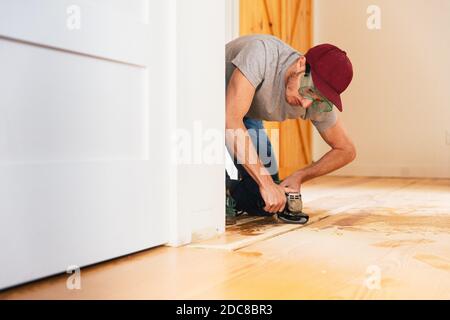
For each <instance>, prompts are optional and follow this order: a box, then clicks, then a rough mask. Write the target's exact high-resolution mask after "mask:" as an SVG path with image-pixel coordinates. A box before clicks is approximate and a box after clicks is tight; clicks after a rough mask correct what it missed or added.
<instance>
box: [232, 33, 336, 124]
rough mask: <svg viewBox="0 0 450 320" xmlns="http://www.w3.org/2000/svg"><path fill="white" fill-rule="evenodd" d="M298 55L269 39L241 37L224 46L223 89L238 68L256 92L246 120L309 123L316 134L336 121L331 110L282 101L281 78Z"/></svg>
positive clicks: (282, 87) (283, 99) (263, 36)
mask: <svg viewBox="0 0 450 320" xmlns="http://www.w3.org/2000/svg"><path fill="white" fill-rule="evenodd" d="M300 57H301V54H300V53H299V52H297V51H296V50H294V49H293V48H291V47H290V46H288V45H287V44H285V43H284V42H282V41H281V40H280V39H278V38H276V37H274V36H269V35H251V36H243V37H240V38H238V39H236V40H233V41H231V42H229V43H228V44H227V45H226V85H227V86H228V82H229V81H230V78H231V75H232V74H233V71H234V70H235V69H236V68H238V69H239V70H240V71H241V72H242V73H243V74H244V76H245V77H246V78H247V79H248V80H249V81H250V83H251V84H252V85H253V87H254V88H255V89H256V92H255V96H254V98H253V102H252V105H251V106H250V110H249V111H248V113H247V115H246V117H248V118H252V119H258V120H266V121H284V120H286V119H298V118H302V119H310V120H311V121H312V123H313V124H314V126H315V127H316V128H317V129H318V130H319V131H320V132H322V131H324V130H326V129H328V128H330V127H332V126H333V125H334V124H335V123H336V121H337V115H336V112H335V110H334V109H333V111H332V112H325V113H320V112H317V111H315V110H314V109H312V108H308V109H305V108H302V107H298V106H292V105H290V104H289V103H288V102H287V101H286V98H285V96H286V94H285V90H286V84H285V74H286V71H287V69H288V68H289V67H290V66H291V65H292V64H293V63H294V62H295V61H297V59H298V58H300Z"/></svg>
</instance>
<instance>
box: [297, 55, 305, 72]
mask: <svg viewBox="0 0 450 320" xmlns="http://www.w3.org/2000/svg"><path fill="white" fill-rule="evenodd" d="M297 63H298V70H299V72H300V73H303V72H305V71H306V57H305V56H301V57H300V59H298V62H297Z"/></svg>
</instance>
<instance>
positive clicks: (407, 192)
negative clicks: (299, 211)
mask: <svg viewBox="0 0 450 320" xmlns="http://www.w3.org/2000/svg"><path fill="white" fill-rule="evenodd" d="M302 194H303V198H304V201H305V212H308V213H310V214H311V215H312V217H313V219H312V222H311V224H309V225H307V226H305V227H298V226H295V227H292V226H286V225H282V224H279V223H277V222H276V221H274V220H273V219H256V220H255V219H246V220H241V221H240V223H239V224H238V225H237V226H233V227H230V228H229V229H228V231H227V233H226V234H225V235H223V236H221V237H218V238H216V239H211V240H208V241H203V242H200V243H194V244H191V245H190V246H186V247H182V248H168V247H160V248H156V249H152V250H149V251H146V252H141V253H138V254H135V255H131V256H128V257H125V258H121V259H117V260H114V261H111V262H107V263H104V264H100V265H96V266H93V267H89V268H85V269H83V270H82V273H81V276H82V278H81V279H82V289H81V290H73V291H71V290H68V289H66V280H67V277H68V275H60V276H57V277H53V278H50V279H46V280H43V281H39V282H35V283H32V284H29V285H25V286H22V287H18V288H14V289H12V290H8V291H5V292H2V293H0V299H80V298H82V299H419V298H423V299H450V180H444V179H443V180H436V179H423V180H420V179H381V178H380V179H379V178H375V179H374V178H335V177H324V178H321V179H318V180H316V181H314V182H312V183H309V184H307V185H305V186H304V188H303V191H302Z"/></svg>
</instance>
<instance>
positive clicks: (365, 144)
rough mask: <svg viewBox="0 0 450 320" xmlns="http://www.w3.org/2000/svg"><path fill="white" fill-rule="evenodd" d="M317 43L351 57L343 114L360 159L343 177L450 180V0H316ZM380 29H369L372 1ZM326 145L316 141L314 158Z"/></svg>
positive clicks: (346, 170)
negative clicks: (327, 44) (351, 73)
mask: <svg viewBox="0 0 450 320" xmlns="http://www.w3.org/2000/svg"><path fill="white" fill-rule="evenodd" d="M314 2H315V7H314V42H315V44H318V43H324V42H330V43H334V44H336V45H338V46H340V47H342V48H343V49H344V50H346V51H347V52H348V54H349V56H350V57H351V59H352V61H353V65H354V70H355V78H354V82H353V83H352V85H351V87H350V90H349V92H348V93H346V94H345V95H344V108H345V112H344V113H343V114H342V119H343V121H344V122H345V124H346V126H347V127H348V129H349V131H350V133H351V135H352V137H353V139H354V141H355V143H356V145H357V148H358V159H357V161H355V162H354V163H353V164H352V165H350V166H348V167H347V168H344V169H343V170H341V171H339V172H338V173H337V174H341V175H373V176H417V177H422V176H423V177H450V80H449V75H450V59H449V57H450V36H449V31H450V1H448V0H428V1H425V0H414V1H410V0H395V1H392V0H339V1H336V0H315V1H314ZM372 4H375V5H378V6H379V7H380V8H381V18H382V20H381V21H382V25H381V30H369V29H368V28H367V26H366V21H367V19H368V17H369V14H367V12H366V11H367V8H368V6H369V5H372ZM327 150H328V148H327V147H326V145H324V144H323V142H321V141H320V137H318V136H317V135H316V136H315V138H314V158H315V159H316V160H317V159H318V158H319V157H320V155H322V154H323V153H324V152H326V151H327Z"/></svg>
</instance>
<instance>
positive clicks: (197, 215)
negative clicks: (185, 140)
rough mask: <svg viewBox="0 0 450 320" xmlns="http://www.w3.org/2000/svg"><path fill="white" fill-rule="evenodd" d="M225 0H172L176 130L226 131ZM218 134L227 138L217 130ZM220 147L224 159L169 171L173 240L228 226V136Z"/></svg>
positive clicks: (176, 242) (207, 234)
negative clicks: (226, 153)
mask: <svg viewBox="0 0 450 320" xmlns="http://www.w3.org/2000/svg"><path fill="white" fill-rule="evenodd" d="M225 1H226V0H214V1H211V0H189V1H186V0H170V3H171V6H172V9H171V10H170V11H171V12H173V13H175V15H173V16H172V17H171V19H172V22H171V26H172V28H171V30H170V31H169V32H170V36H171V37H172V39H173V40H172V43H171V48H170V50H169V51H168V52H167V54H169V55H170V56H171V59H170V60H171V61H173V64H172V65H171V66H169V70H170V78H171V79H172V81H171V84H170V85H169V87H168V89H169V91H170V92H169V94H168V99H170V101H171V102H170V103H171V105H172V106H174V108H173V110H174V113H173V114H172V116H171V117H172V118H171V119H169V122H168V123H170V125H171V126H172V129H173V130H172V131H173V132H174V131H175V130H185V131H186V132H189V133H191V137H192V138H193V139H195V137H196V130H201V132H203V133H205V132H206V130H210V129H212V130H213V131H214V132H216V133H219V134H220V135H223V133H224V132H225V74H224V72H225V70H224V61H225V35H226V31H225ZM206 138H207V137H206V136H205V140H203V142H205V143H206V144H207V143H208V141H206ZM219 140H223V141H224V138H223V137H222V136H219ZM197 142H198V141H197ZM206 144H204V146H205V145H206ZM193 147H194V145H193ZM220 147H221V150H220V151H219V152H220V153H221V155H222V163H220V164H207V163H200V162H199V163H194V164H179V165H177V166H173V167H172V170H171V172H169V173H168V177H169V179H170V181H171V189H170V192H169V193H170V198H171V200H170V203H168V206H169V208H170V212H171V240H170V244H172V245H181V244H185V243H188V242H190V241H191V240H192V239H194V240H195V239H196V238H204V237H210V236H213V235H215V234H217V233H221V232H223V231H224V230H225V183H224V181H225V166H224V164H223V154H224V152H225V147H224V142H223V143H221V144H220ZM192 151H195V150H194V149H193V150H192ZM194 160H195V159H194Z"/></svg>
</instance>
